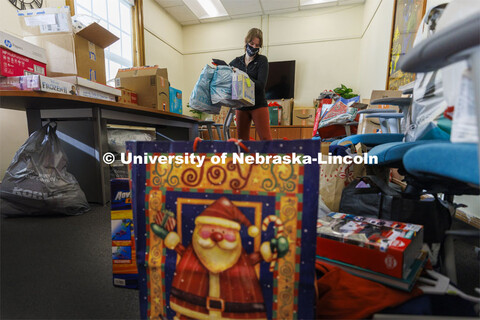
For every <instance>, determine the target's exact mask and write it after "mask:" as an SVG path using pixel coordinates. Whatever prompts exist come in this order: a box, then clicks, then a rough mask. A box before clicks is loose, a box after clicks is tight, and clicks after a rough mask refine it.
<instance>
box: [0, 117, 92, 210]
mask: <svg viewBox="0 0 480 320" xmlns="http://www.w3.org/2000/svg"><path fill="white" fill-rule="evenodd" d="M55 131H56V124H53V123H49V124H47V125H46V126H44V127H43V128H41V129H40V130H38V131H35V132H34V133H33V134H32V135H31V136H30V137H29V138H28V139H27V141H26V142H25V143H24V144H23V145H22V146H21V147H20V149H19V150H18V151H17V153H16V154H15V157H14V158H13V161H12V163H11V164H10V166H9V167H8V169H7V172H6V173H5V176H4V177H3V180H2V184H1V185H0V198H1V205H0V208H1V210H0V211H1V213H2V215H4V216H25V215H49V214H66V215H79V214H82V213H84V212H86V211H88V210H89V209H90V207H89V205H88V203H87V200H86V198H85V194H84V193H83V191H82V190H81V189H80V186H79V184H78V182H77V180H76V179H75V177H74V176H73V175H72V174H70V173H68V172H67V156H66V155H65V152H64V151H63V150H62V148H61V146H60V140H59V139H58V137H57V135H56V133H55Z"/></svg>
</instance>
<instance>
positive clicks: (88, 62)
mask: <svg viewBox="0 0 480 320" xmlns="http://www.w3.org/2000/svg"><path fill="white" fill-rule="evenodd" d="M67 8H68V7H67ZM62 10H64V8H62ZM29 11H32V12H33V13H34V14H36V13H38V10H29ZM68 12H69V11H68ZM62 13H64V12H63V11H62ZM41 32H43V29H42V28H40V31H39V32H37V33H36V34H34V35H30V36H26V37H24V38H25V40H27V41H29V42H31V43H34V44H36V45H38V46H40V47H42V48H44V49H45V50H46V54H47V75H48V76H50V77H62V76H68V75H77V76H79V77H82V78H86V79H88V80H91V81H95V82H98V83H101V84H106V82H107V78H106V72H105V52H104V49H105V48H107V47H108V46H110V45H111V44H113V43H114V42H116V41H118V40H119V38H118V37H117V36H115V35H114V34H113V33H111V32H110V31H108V30H106V29H105V28H103V27H102V26H101V25H99V24H98V23H92V24H90V25H88V26H86V27H85V28H83V29H82V30H81V31H79V32H77V33H74V32H73V31H72V27H71V21H70V22H69V26H68V27H65V28H63V29H60V30H59V32H58V33H41Z"/></svg>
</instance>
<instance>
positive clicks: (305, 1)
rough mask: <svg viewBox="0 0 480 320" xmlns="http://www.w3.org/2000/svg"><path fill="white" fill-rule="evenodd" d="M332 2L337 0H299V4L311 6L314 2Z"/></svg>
mask: <svg viewBox="0 0 480 320" xmlns="http://www.w3.org/2000/svg"><path fill="white" fill-rule="evenodd" d="M332 2H337V0H300V5H301V6H311V5H315V4H324V3H325V4H327V3H330V4H333V3H332Z"/></svg>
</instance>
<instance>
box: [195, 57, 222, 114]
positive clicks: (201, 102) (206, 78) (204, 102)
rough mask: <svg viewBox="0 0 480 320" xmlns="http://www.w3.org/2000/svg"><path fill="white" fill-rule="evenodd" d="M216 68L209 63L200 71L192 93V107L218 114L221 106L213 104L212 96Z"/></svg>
mask: <svg viewBox="0 0 480 320" xmlns="http://www.w3.org/2000/svg"><path fill="white" fill-rule="evenodd" d="M214 73H215V68H213V67H211V66H209V65H208V64H207V65H206V66H205V67H204V68H203V70H202V72H201V73H200V77H199V78H198V81H197V83H196V84H195V87H194V88H193V91H192V94H191V95H190V108H192V109H193V110H198V111H201V112H206V113H212V114H217V113H219V112H220V106H213V105H212V99H211V96H210V83H211V82H212V78H213V75H214Z"/></svg>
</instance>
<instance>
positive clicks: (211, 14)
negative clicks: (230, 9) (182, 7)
mask: <svg viewBox="0 0 480 320" xmlns="http://www.w3.org/2000/svg"><path fill="white" fill-rule="evenodd" d="M183 2H184V3H185V4H186V5H187V7H188V8H189V9H190V10H192V12H193V13H194V14H195V15H196V16H197V17H198V18H199V19H208V18H215V17H223V16H227V15H228V13H227V10H225V8H224V7H223V5H222V3H221V2H220V0H183Z"/></svg>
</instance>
